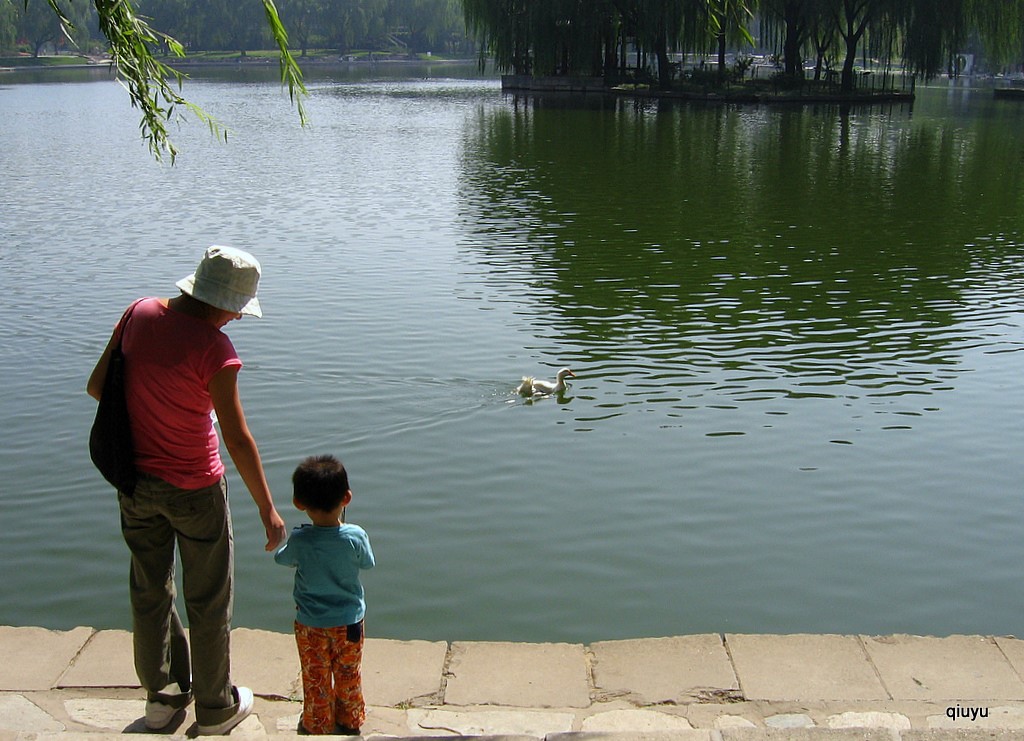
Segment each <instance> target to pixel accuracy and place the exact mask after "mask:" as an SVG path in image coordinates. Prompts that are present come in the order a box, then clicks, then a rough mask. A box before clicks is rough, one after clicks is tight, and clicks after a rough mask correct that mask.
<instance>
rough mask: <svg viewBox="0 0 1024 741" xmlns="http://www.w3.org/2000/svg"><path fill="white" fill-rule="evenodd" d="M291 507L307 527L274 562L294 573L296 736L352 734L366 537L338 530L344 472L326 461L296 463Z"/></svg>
mask: <svg viewBox="0 0 1024 741" xmlns="http://www.w3.org/2000/svg"><path fill="white" fill-rule="evenodd" d="M292 486H293V492H294V493H293V496H292V503H293V504H294V505H295V507H296V509H299V510H301V511H303V512H305V513H306V514H307V515H308V516H309V519H310V520H312V523H313V524H312V525H308V524H307V525H300V526H299V527H297V528H295V529H294V530H292V533H291V535H290V536H289V538H288V542H287V543H285V544H284V545H283V546H281V547H280V548H279V549H278V550H277V552H276V553H275V554H274V560H275V561H276V562H277V563H279V564H282V565H284V566H294V567H295V590H294V595H295V603H296V607H297V609H298V614H297V615H296V619H295V641H296V643H297V644H298V647H299V662H300V663H301V665H302V718H301V720H300V721H299V729H298V730H299V731H300V732H306V733H313V734H335V733H341V734H346V735H357V734H358V733H359V727H360V726H361V725H362V724H363V721H364V720H365V719H366V707H365V705H364V703H363V686H362V679H361V676H360V670H359V665H360V663H361V661H362V654H363V615H364V613H365V612H366V602H365V601H364V599H363V587H362V585H361V584H360V582H359V570H360V569H369V568H373V565H374V560H373V550H372V549H371V548H370V540H369V538H368V537H367V536H366V531H365V530H363V529H362V528H361V527H359V526H358V525H348V524H345V507H346V506H347V505H348V504H349V502H351V501H352V491H351V490H350V489H349V488H348V473H347V472H346V471H345V467H344V466H343V465H342V464H341V461H339V460H338V459H337V458H335V457H334V456H330V455H322V456H314V457H311V458H307V459H306V460H304V461H303V462H302V463H301V464H300V465H299V467H298V468H297V469H295V473H294V474H293V475H292Z"/></svg>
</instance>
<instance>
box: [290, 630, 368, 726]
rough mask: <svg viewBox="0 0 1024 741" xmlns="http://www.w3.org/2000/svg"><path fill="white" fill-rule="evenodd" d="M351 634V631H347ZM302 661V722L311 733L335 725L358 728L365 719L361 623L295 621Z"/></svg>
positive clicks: (296, 640)
mask: <svg viewBox="0 0 1024 741" xmlns="http://www.w3.org/2000/svg"><path fill="white" fill-rule="evenodd" d="M350 634H351V635H350ZM295 642H296V643H297V644H298V646H299V662H300V663H301V664H302V725H304V726H305V727H306V730H307V731H309V732H310V733H316V734H324V733H334V732H335V725H336V724H337V725H341V726H344V727H345V728H350V729H353V730H358V729H359V727H360V726H361V725H363V721H364V720H366V705H365V704H364V703H363V681H362V675H361V674H360V671H359V665H360V664H361V663H362V658H363V624H362V623H361V622H360V623H356V624H355V625H348V626H345V625H341V626H338V627H337V628H310V627H308V626H306V625H303V624H302V623H299V622H296V623H295Z"/></svg>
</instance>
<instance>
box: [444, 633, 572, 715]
mask: <svg viewBox="0 0 1024 741" xmlns="http://www.w3.org/2000/svg"><path fill="white" fill-rule="evenodd" d="M444 702H445V704H446V705H508V706H512V707H527V708H531V707H535V708H552V707H555V708H574V707H576V708H582V707H588V706H589V705H590V688H589V682H588V676H587V667H586V659H585V658H584V654H583V646H582V645H579V644H568V643H492V642H486V641H480V642H473V643H453V644H452V648H451V658H450V661H449V664H448V682H447V688H446V690H445V695H444Z"/></svg>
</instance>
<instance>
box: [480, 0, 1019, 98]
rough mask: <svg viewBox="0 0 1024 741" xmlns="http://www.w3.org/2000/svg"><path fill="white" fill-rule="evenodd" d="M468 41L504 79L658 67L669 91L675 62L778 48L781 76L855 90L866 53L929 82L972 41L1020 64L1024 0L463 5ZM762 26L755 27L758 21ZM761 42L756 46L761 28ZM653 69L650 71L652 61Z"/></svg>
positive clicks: (999, 59)
mask: <svg viewBox="0 0 1024 741" xmlns="http://www.w3.org/2000/svg"><path fill="white" fill-rule="evenodd" d="M463 6H464V9H465V15H466V20H467V23H468V26H469V28H470V31H471V33H472V34H473V35H474V36H475V37H476V38H477V39H478V40H479V41H480V42H481V44H482V47H483V51H484V53H486V54H489V55H491V56H493V58H494V60H495V62H496V64H497V66H498V67H499V69H501V70H502V71H507V72H513V73H515V74H524V75H529V74H534V75H565V74H586V75H594V76H603V77H605V78H606V79H607V78H614V77H616V76H623V75H625V74H626V72H627V66H628V65H627V58H629V54H630V53H632V54H633V55H634V56H633V59H634V60H635V61H634V65H635V67H647V66H651V67H656V69H657V75H658V84H659V85H660V86H661V87H663V88H667V87H669V86H670V85H671V83H672V77H673V74H674V67H673V64H672V60H671V57H670V54H672V53H679V52H682V53H697V54H709V53H710V54H717V57H718V69H719V74H720V75H721V74H724V72H725V51H726V49H727V48H736V46H737V45H752V44H754V43H757V44H758V45H760V46H763V47H765V48H770V49H776V50H777V54H778V58H779V60H780V64H781V66H782V71H783V74H784V75H786V76H789V77H794V78H796V77H802V76H803V75H804V66H805V60H806V59H808V58H812V59H813V60H814V70H815V74H816V75H818V76H820V75H821V74H822V70H823V69H824V68H826V67H833V68H834V67H838V68H839V70H840V71H839V74H840V78H841V87H842V89H843V90H844V91H851V90H853V88H854V85H855V75H854V68H855V64H856V60H857V59H858V57H859V56H872V57H878V58H883V59H887V60H899V61H900V62H901V63H903V64H905V65H906V67H907V68H908V70H909V71H910V72H912V73H915V74H918V75H922V76H926V77H927V76H932V75H934V74H936V73H939V72H945V71H947V70H949V69H950V68H951V67H952V66H955V60H956V56H957V55H958V54H959V53H960V52H962V51H964V47H965V45H967V44H970V43H976V44H980V46H981V47H982V48H983V49H984V51H985V53H986V54H987V56H988V58H989V59H990V60H991V61H992V62H994V63H1004V62H1009V61H1017V60H1019V59H1021V58H1024V0H463ZM755 21H756V23H755ZM755 26H756V29H757V33H758V34H759V38H758V39H756V40H755V38H754V35H753V31H754V29H755ZM648 56H649V57H650V59H651V60H653V62H654V64H651V65H645V64H644V63H643V61H642V60H644V59H645V58H647V57H648Z"/></svg>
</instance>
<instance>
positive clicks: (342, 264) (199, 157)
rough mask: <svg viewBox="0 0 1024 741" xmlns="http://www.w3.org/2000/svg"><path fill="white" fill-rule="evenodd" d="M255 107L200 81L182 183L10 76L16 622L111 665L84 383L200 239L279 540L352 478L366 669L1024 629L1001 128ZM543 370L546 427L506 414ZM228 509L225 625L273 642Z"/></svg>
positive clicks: (1014, 319)
mask: <svg viewBox="0 0 1024 741" xmlns="http://www.w3.org/2000/svg"><path fill="white" fill-rule="evenodd" d="M266 78H267V76H265V75H250V76H248V77H246V78H241V77H233V76H230V75H228V74H226V73H221V74H213V73H202V72H197V73H195V79H194V80H193V81H190V82H189V83H187V85H186V88H185V92H186V94H187V95H188V96H189V97H190V98H191V99H193V100H195V101H196V102H198V103H200V104H201V105H203V106H204V107H205V108H206V109H207V110H208V111H209V112H210V113H211V114H213V115H214V116H216V117H217V118H218V119H219V120H221V121H222V122H223V123H224V124H225V125H226V126H227V127H228V128H229V136H228V141H227V143H226V144H225V143H223V142H218V141H217V140H215V139H214V138H212V137H211V136H210V135H209V132H208V131H207V130H206V129H205V128H204V127H203V125H202V124H200V123H198V122H195V121H192V122H190V123H188V124H186V125H184V126H183V127H182V128H180V129H174V130H173V131H172V133H173V136H174V139H175V141H176V142H177V143H178V145H179V146H180V148H181V154H180V156H179V159H178V162H177V164H176V165H175V166H174V167H170V166H168V165H166V164H164V165H161V164H157V163H156V162H154V161H153V159H152V158H151V157H150V155H149V154H148V152H147V150H146V149H145V146H144V144H143V143H141V141H140V140H139V138H138V118H137V112H136V111H135V110H133V109H131V108H130V106H129V105H128V102H127V97H126V93H125V92H124V91H123V89H122V88H121V87H119V86H118V85H117V84H116V83H115V82H112V81H110V80H109V79H106V78H105V77H103V76H102V75H101V76H99V77H98V78H95V79H87V80H86V79H82V80H79V79H71V78H58V77H56V76H55V74H50V75H47V76H45V77H42V78H28V77H25V76H21V75H18V76H15V75H11V74H8V75H6V76H5V77H0V177H2V184H3V190H4V193H3V196H2V200H0V295H2V296H3V300H2V301H0V377H2V379H3V383H4V385H5V391H4V394H3V399H4V400H3V410H4V412H3V418H4V424H3V427H2V429H0V487H2V489H0V522H2V523H3V535H2V537H0V563H3V564H4V577H3V580H2V581H0V623H4V624H12V625H32V624H35V625H43V626H47V627H52V628H61V629H64V628H69V627H72V626H75V625H92V626H95V627H99V628H127V627H129V625H130V617H129V612H128V606H127V570H128V559H127V552H126V549H125V546H124V545H123V542H122V541H121V538H120V533H119V530H118V522H117V508H116V503H115V499H114V494H113V492H112V491H111V490H110V489H109V488H108V487H107V486H106V485H105V484H104V483H103V482H102V480H101V479H100V478H99V475H98V474H97V473H96V472H95V471H94V469H93V468H92V467H91V465H90V463H89V459H88V455H87V452H86V437H87V432H88V427H89V424H90V422H91V418H92V415H93V413H94V409H95V407H94V403H93V402H92V400H91V399H90V398H88V397H87V396H86V394H85V391H84V386H85V380H86V377H87V376H88V374H89V371H90V370H91V368H92V365H93V363H94V362H95V360H96V357H97V355H98V354H99V352H100V350H101V348H102V346H103V343H104V342H105V341H106V339H107V337H108V335H109V332H110V329H111V327H112V326H113V324H114V322H115V321H116V319H117V317H118V316H119V314H120V312H121V311H122V310H123V308H124V307H125V306H126V305H127V304H128V303H129V302H130V301H131V300H132V299H133V298H135V297H138V296H143V295H165V296H166V295H173V293H174V291H175V289H174V287H173V286H174V282H175V281H176V280H178V279H179V278H181V277H183V276H184V275H187V274H188V273H190V272H191V271H192V270H193V268H194V265H195V263H196V261H197V260H198V258H199V257H200V255H201V253H202V251H203V249H204V248H205V247H206V246H207V245H208V244H216V243H220V244H232V245H236V246H240V247H244V248H247V249H250V250H251V251H252V252H254V253H255V254H256V255H257V256H258V257H259V258H260V260H261V261H262V263H263V267H264V280H263V283H262V285H261V293H260V297H261V301H262V303H263V306H264V311H265V317H264V319H262V320H251V319H246V320H245V321H242V322H238V323H233V324H232V325H231V326H230V327H229V330H228V332H229V334H230V336H231V337H232V339H233V340H234V342H235V344H236V346H237V348H238V349H239V352H240V353H241V355H242V357H243V360H244V361H245V362H246V366H245V369H244V370H243V372H242V375H241V381H240V383H241V390H242V396H243V400H244V402H245V406H246V411H247V414H248V417H249V422H250V426H251V427H252V429H253V431H254V434H255V435H256V437H257V439H258V441H259V444H260V448H261V451H262V453H263V456H264V460H265V464H266V468H267V471H268V475H269V478H270V480H271V484H272V488H273V489H274V491H275V497H276V499H277V501H278V504H279V507H280V509H281V512H282V514H283V515H284V516H285V518H286V520H287V521H288V522H289V524H290V525H295V524H299V523H301V522H302V521H303V516H302V515H301V513H299V512H297V511H296V510H294V509H292V508H291V506H290V488H289V487H290V484H289V478H290V475H291V471H292V470H293V468H294V466H295V465H296V463H297V462H298V461H299V460H300V459H301V458H302V457H304V456H306V455H308V454H312V453H321V452H332V453H336V454H338V455H339V456H340V457H342V458H343V460H344V461H345V462H346V464H347V466H348V468H349V469H350V475H351V479H352V485H353V490H354V492H355V500H354V502H353V505H352V506H351V508H350V509H349V519H350V520H351V521H353V522H358V523H360V524H362V525H363V526H364V527H365V528H366V529H367V531H368V532H369V533H370V536H371V539H372V542H373V545H374V548H375V551H376V554H377V559H378V566H377V568H376V569H374V570H373V571H372V572H369V573H368V574H367V575H366V577H365V585H366V590H367V595H368V602H369V616H368V630H369V632H370V634H371V635H374V636H378V637H391V638H403V639H412V638H426V639H434V640H443V639H449V640H451V639H456V640H457V639H493V640H525V641H549V640H550V641H562V640H565V641H593V640H602V639H615V638H623V637H639V636H658V635H672V634H686V633H696V632H705V631H732V632H800V631H812V632H863V633H891V632H911V633H924V634H940V635H941V634H948V633H974V632H979V633H995V634H1007V633H1019V632H1020V630H1021V622H1020V615H1021V607H1022V596H1024V595H1022V589H1021V586H1022V585H1021V568H1022V567H1021V564H1022V563H1024V514H1022V508H1021V495H1022V481H1024V462H1022V461H1024V456H1022V454H1021V452H1022V450H1024V424H1022V420H1021V410H1022V409H1024V384H1022V383H1021V371H1022V365H1024V353H1022V350H1024V306H1022V297H1024V263H1022V257H1024V107H1022V106H1021V105H1020V104H1017V103H1014V102H1012V101H995V100H993V99H992V97H991V91H990V90H984V89H970V88H967V87H953V88H943V87H936V88H919V90H918V98H917V101H916V102H915V103H914V104H913V105H912V106H911V105H892V106H883V107H874V108H863V109H853V110H848V111H844V110H841V109H840V108H838V107H836V106H815V107H805V108H789V107H781V106H780V107H771V106H721V107H716V106H711V107H704V106H700V105H686V104H664V105H659V104H657V103H642V104H636V103H634V102H633V101H631V100H618V101H615V100H606V99H603V98H597V97H592V98H586V99H558V98H530V97H519V98H516V97H512V96H506V95H503V94H502V93H501V91H500V87H499V85H498V83H497V82H496V81H495V80H494V79H490V78H486V77H474V76H473V75H472V73H471V69H470V68H452V69H447V68H443V67H433V68H430V69H424V70H410V69H409V68H402V69H400V70H397V69H386V68H379V69H375V70H365V71H362V72H352V73H347V72H343V71H336V72H329V71H323V72H313V73H311V74H310V75H309V83H310V85H309V86H310V93H311V94H310V98H309V100H308V109H309V113H310V116H311V119H312V123H311V126H309V127H308V128H306V129H302V128H300V127H299V125H298V122H297V116H296V115H295V113H294V111H293V110H292V109H291V108H290V105H289V102H288V97H287V94H286V93H284V92H282V90H281V88H280V85H279V84H277V83H275V82H268V81H267V79H266ZM561 366H570V367H572V368H573V369H574V370H575V372H576V374H577V376H578V377H577V379H576V380H575V382H574V383H573V385H572V388H571V390H570V392H569V393H568V394H566V395H565V396H564V397H563V398H560V399H559V398H544V399H540V400H537V401H528V400H523V399H521V398H518V397H517V396H515V395H514V394H512V393H511V389H512V388H513V386H515V385H516V384H517V383H518V381H519V378H520V376H523V375H527V374H528V375H538V376H548V377H552V376H553V375H554V372H555V371H556V370H557V369H558V368H559V367H561ZM231 487H232V489H231V504H232V508H233V512H234V521H235V536H236V546H237V585H238V586H237V596H236V606H235V625H236V626H247V627H256V628H265V629H271V630H277V631H282V632H287V631H289V630H290V626H291V620H292V616H293V611H292V606H291V600H290V591H291V577H292V573H291V571H290V570H287V569H284V568H281V567H279V566H276V565H275V564H274V563H273V561H272V559H271V557H270V556H269V555H268V554H266V553H264V552H263V550H262V546H263V540H262V537H263V536H262V529H261V527H260V524H259V519H258V517H257V515H256V512H255V508H254V507H253V506H252V504H251V501H250V500H249V498H248V494H247V493H246V491H245V489H244V487H243V486H242V485H241V482H240V480H239V479H238V478H237V476H236V475H235V474H234V472H233V470H232V472H231Z"/></svg>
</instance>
